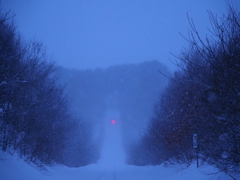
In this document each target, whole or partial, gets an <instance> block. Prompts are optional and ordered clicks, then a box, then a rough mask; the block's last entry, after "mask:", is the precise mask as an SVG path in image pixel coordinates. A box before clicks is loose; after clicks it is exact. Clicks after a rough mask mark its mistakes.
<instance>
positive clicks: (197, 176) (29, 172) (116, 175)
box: [0, 153, 231, 180]
mask: <svg viewBox="0 0 240 180" xmlns="http://www.w3.org/2000/svg"><path fill="white" fill-rule="evenodd" d="M202 172H214V169H213V168H211V167H210V166H203V167H200V168H198V169H197V168H196V165H195V164H193V165H192V166H190V167H188V168H184V167H183V166H169V167H163V166H162V165H160V166H145V167H137V166H129V165H121V166H117V167H116V166H113V167H112V166H109V165H106V164H105V165H101V164H93V165H89V166H85V167H80V168H68V167H65V166H54V167H48V168H47V171H43V172H40V171H39V170H37V169H36V167H34V166H33V165H29V164H27V163H25V162H24V161H23V160H22V159H18V158H17V157H16V156H10V155H8V154H4V153H1V160H0V179H1V180H97V179H99V180H114V179H115V180H193V179H194V180H231V178H230V177H228V176H226V175H224V174H218V175H217V176H215V177H214V176H209V175H204V174H203V173H202Z"/></svg>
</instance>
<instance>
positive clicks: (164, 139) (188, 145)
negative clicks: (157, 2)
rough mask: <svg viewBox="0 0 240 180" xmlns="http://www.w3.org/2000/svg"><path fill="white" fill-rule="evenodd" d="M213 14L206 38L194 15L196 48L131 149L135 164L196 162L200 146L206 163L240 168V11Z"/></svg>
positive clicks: (130, 159) (227, 170)
mask: <svg viewBox="0 0 240 180" xmlns="http://www.w3.org/2000/svg"><path fill="white" fill-rule="evenodd" d="M209 17H210V21H211V24H212V29H211V31H210V32H211V36H210V37H207V38H206V39H202V38H201V37H200V36H199V34H198V31H197V29H196V28H195V26H194V24H193V22H192V20H191V19H189V22H190V25H191V28H192V33H191V35H190V38H188V41H189V42H190V49H189V50H188V51H183V52H182V53H181V55H180V57H179V64H178V66H179V69H180V70H179V71H177V72H175V74H174V76H173V78H170V80H169V84H168V86H167V88H166V90H165V92H164V93H163V95H162V96H161V98H160V100H159V102H158V103H157V105H156V108H155V116H154V117H153V118H152V120H151V123H150V124H149V127H148V131H147V132H146V134H145V135H144V136H143V137H142V139H141V141H140V142H138V143H137V144H135V145H134V146H133V147H132V149H131V151H130V152H129V157H128V162H129V163H130V164H136V165H148V164H152V165H157V164H161V163H163V162H167V161H168V163H188V164H190V163H191V162H192V161H193V160H196V158H197V151H198V154H199V158H200V164H201V163H205V162H207V163H209V164H211V165H213V166H215V167H217V168H218V169H219V171H220V172H222V171H223V172H225V173H227V174H229V175H230V176H232V177H233V174H234V173H237V172H238V173H239V172H240V171H239V170H240V16H239V12H236V11H235V10H233V9H232V8H231V7H229V11H228V14H226V15H223V16H222V17H221V18H217V17H216V16H214V15H213V14H211V13H209ZM193 134H197V137H198V138H197V148H196V149H194V148H193ZM233 178H234V177H233Z"/></svg>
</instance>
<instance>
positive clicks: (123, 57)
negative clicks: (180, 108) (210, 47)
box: [1, 0, 239, 69]
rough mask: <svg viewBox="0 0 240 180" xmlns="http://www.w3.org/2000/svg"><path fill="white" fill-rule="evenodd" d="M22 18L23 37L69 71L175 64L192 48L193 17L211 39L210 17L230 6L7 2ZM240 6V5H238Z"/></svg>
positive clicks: (163, 0) (158, 0)
mask: <svg viewBox="0 0 240 180" xmlns="http://www.w3.org/2000/svg"><path fill="white" fill-rule="evenodd" d="M233 3H235V4H234V5H237V0H235V1H233ZM1 4H2V9H3V10H4V11H7V10H9V9H11V13H12V14H16V16H15V19H14V21H15V23H16V25H17V28H18V31H19V32H20V33H21V34H22V36H23V37H24V38H26V39H27V40H31V39H34V40H37V41H40V42H42V43H43V44H44V45H45V46H46V47H47V52H48V55H50V56H52V59H53V60H54V61H56V62H57V64H58V65H62V66H64V67H67V68H74V69H86V68H91V69H95V68H98V67H100V68H105V67H108V66H111V65H118V64H128V63H139V62H143V61H148V60H158V61H160V62H162V63H164V64H166V65H168V66H169V67H170V68H171V69H174V68H175V66H174V65H173V64H172V63H171V62H170V61H169V58H170V59H172V60H174V57H173V56H172V55H171V54H170V53H169V52H172V53H174V54H176V55H178V54H179V53H180V50H181V49H182V48H183V47H188V45H187V42H186V41H185V40H184V39H183V38H182V37H181V36H180V35H179V32H181V33H182V34H183V35H185V36H188V33H189V31H190V26H189V24H188V20H187V13H188V14H189V16H190V17H192V18H193V20H194V22H195V24H196V27H197V28H198V29H199V32H200V33H201V34H202V36H203V37H205V34H206V33H207V27H209V26H210V24H209V18H208V13H207V11H208V10H210V11H212V12H213V13H214V14H215V13H216V14H222V13H224V12H225V10H226V3H225V1H224V0H211V1H210V0H201V1H200V0H148V1H146V0H2V1H1ZM238 5H239V3H238Z"/></svg>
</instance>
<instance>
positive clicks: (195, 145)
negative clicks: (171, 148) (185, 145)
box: [193, 134, 199, 168]
mask: <svg viewBox="0 0 240 180" xmlns="http://www.w3.org/2000/svg"><path fill="white" fill-rule="evenodd" d="M193 148H194V149H196V155H197V168H198V167H199V164H198V158H199V154H198V135H197V134H193Z"/></svg>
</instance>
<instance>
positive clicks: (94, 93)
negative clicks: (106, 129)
mask: <svg viewBox="0 0 240 180" xmlns="http://www.w3.org/2000/svg"><path fill="white" fill-rule="evenodd" d="M159 70H161V71H163V72H164V73H165V74H168V75H169V74H170V72H169V71H168V70H167V68H166V67H165V66H164V65H162V64H161V63H159V62H158V61H148V62H143V63H139V64H126V65H118V66H111V67H109V68H106V69H101V68H98V69H94V70H90V69H89V70H70V69H66V68H62V67H59V68H58V69H57V71H56V73H57V76H58V77H59V83H60V84H67V85H66V87H65V93H66V94H67V95H68V96H69V98H70V99H71V112H72V114H74V116H75V117H79V116H81V117H83V119H84V120H85V121H87V122H90V123H92V124H93V125H96V126H95V128H94V130H95V133H96V136H97V137H98V138H100V139H101V138H102V137H101V134H103V133H101V129H98V128H99V127H101V126H102V125H104V123H103V122H104V118H105V115H106V113H107V111H109V110H114V111H115V112H116V111H117V112H118V113H119V116H120V117H118V118H120V119H119V120H120V121H121V125H122V130H123V131H124V132H123V135H124V139H127V140H128V142H126V143H130V142H131V141H132V140H134V139H136V138H137V137H139V134H140V133H141V132H143V130H144V129H145V127H146V125H147V123H148V121H149V118H150V117H151V116H152V114H153V106H154V103H156V102H155V100H156V97H157V96H159V93H160V92H161V91H162V90H163V88H164V87H165V86H166V83H167V79H166V77H164V76H162V75H161V74H160V73H159ZM112 118H117V117H112ZM96 141H97V142H100V140H97V139H96ZM97 142H96V144H97Z"/></svg>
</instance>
